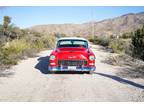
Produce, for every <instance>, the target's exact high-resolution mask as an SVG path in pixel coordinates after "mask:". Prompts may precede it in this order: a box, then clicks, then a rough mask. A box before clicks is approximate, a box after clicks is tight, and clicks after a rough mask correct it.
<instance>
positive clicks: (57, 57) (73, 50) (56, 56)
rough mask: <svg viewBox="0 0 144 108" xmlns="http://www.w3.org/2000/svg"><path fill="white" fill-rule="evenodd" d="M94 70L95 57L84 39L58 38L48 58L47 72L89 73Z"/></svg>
mask: <svg viewBox="0 0 144 108" xmlns="http://www.w3.org/2000/svg"><path fill="white" fill-rule="evenodd" d="M95 69H96V66H95V55H94V53H93V52H92V50H91V49H90V46H89V42H88V41H87V40H86V39H84V38H76V37H69V38H60V39H59V40H58V41H57V44H56V48H55V49H54V50H53V51H52V53H51V54H50V57H49V66H48V70H49V71H50V72H55V71H80V72H87V73H89V72H91V71H94V70H95Z"/></svg>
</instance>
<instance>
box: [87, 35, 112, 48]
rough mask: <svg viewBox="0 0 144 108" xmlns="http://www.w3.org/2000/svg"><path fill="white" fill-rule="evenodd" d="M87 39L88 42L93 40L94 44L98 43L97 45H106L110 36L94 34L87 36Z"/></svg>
mask: <svg viewBox="0 0 144 108" xmlns="http://www.w3.org/2000/svg"><path fill="white" fill-rule="evenodd" d="M88 40H89V41H90V42H93V43H94V44H98V45H102V46H108V45H109V43H110V38H109V37H105V36H102V37H100V36H99V37H98V36H94V37H89V38H88Z"/></svg>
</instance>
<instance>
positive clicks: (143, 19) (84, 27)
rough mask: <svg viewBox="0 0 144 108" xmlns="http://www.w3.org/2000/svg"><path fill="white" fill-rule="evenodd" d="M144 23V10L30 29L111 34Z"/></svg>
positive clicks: (75, 34) (124, 31)
mask: <svg viewBox="0 0 144 108" xmlns="http://www.w3.org/2000/svg"><path fill="white" fill-rule="evenodd" d="M143 24H144V12H141V13H129V14H125V15H122V16H119V17H115V18H111V19H105V20H102V21H98V22H86V23H83V24H47V25H36V26H33V27H30V28H29V29H31V30H34V31H37V32H49V33H61V34H66V35H68V36H83V37H86V36H90V35H92V34H95V35H96V36H110V35H112V34H115V35H120V34H122V33H126V32H131V31H134V30H136V29H138V28H141V27H142V26H143Z"/></svg>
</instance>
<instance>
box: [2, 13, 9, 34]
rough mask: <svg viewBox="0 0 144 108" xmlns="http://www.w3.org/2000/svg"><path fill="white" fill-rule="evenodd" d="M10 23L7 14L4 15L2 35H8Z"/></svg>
mask: <svg viewBox="0 0 144 108" xmlns="http://www.w3.org/2000/svg"><path fill="white" fill-rule="evenodd" d="M10 23H11V18H10V17H9V16H4V18H3V35H6V36H9V35H8V34H9V33H8V27H9V24H10Z"/></svg>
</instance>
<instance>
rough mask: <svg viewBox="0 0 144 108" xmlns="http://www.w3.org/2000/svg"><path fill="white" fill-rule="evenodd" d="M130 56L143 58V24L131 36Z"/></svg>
mask: <svg viewBox="0 0 144 108" xmlns="http://www.w3.org/2000/svg"><path fill="white" fill-rule="evenodd" d="M132 56H133V57H136V58H139V59H142V60H144V26H143V27H142V29H138V30H136V31H135V32H134V35H133V36H132Z"/></svg>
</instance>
